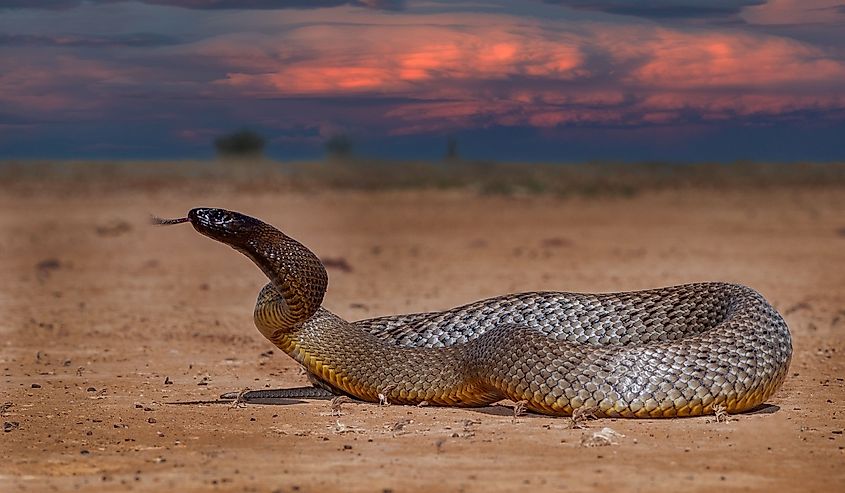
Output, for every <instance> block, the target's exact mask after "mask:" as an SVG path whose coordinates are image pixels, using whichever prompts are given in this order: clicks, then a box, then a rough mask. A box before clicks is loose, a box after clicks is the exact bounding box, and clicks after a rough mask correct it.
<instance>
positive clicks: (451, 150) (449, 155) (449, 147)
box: [444, 137, 460, 161]
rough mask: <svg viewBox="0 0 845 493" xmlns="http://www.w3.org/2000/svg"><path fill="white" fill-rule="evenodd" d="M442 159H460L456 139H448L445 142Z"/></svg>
mask: <svg viewBox="0 0 845 493" xmlns="http://www.w3.org/2000/svg"><path fill="white" fill-rule="evenodd" d="M444 157H445V158H446V160H447V161H457V160H458V159H460V155H459V154H458V139H456V138H455V137H449V138H448V139H447V140H446V155H445V156H444Z"/></svg>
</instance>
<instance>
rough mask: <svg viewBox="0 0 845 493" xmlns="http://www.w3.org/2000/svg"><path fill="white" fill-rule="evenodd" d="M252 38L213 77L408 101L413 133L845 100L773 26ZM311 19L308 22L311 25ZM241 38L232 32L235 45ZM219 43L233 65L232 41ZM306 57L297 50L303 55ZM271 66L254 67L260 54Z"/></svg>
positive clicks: (523, 24) (402, 117)
mask: <svg viewBox="0 0 845 493" xmlns="http://www.w3.org/2000/svg"><path fill="white" fill-rule="evenodd" d="M367 20H368V22H366V23H363V22H361V23H353V22H350V23H338V24H331V25H328V26H327V25H325V24H318V25H315V24H312V23H307V22H303V26H302V27H297V28H293V29H290V30H287V31H285V34H284V36H283V37H281V38H278V37H276V38H273V39H262V40H259V41H255V40H254V41H253V42H252V44H251V46H250V47H247V49H246V51H245V53H246V54H247V55H248V57H247V60H248V61H246V62H244V61H243V58H240V60H241V61H240V62H234V63H233V64H232V68H233V69H234V70H231V71H229V72H228V73H227V75H226V77H225V78H224V79H220V80H217V81H216V82H215V85H216V86H217V87H218V88H221V89H227V90H234V91H236V92H238V93H240V94H245V95H252V96H283V97H291V96H303V95H305V96H312V95H313V96H358V95H366V96H368V97H382V96H398V97H407V98H413V99H416V100H418V101H419V102H415V103H398V104H396V105H395V106H394V107H393V108H392V109H388V110H386V111H385V113H384V117H386V118H389V119H393V120H394V121H399V122H402V123H400V124H399V125H398V126H393V132H399V133H412V132H419V131H431V130H432V129H437V130H440V129H446V128H455V127H458V128H460V127H465V126H477V125H488V124H499V125H530V126H536V127H552V126H557V125H563V124H570V123H613V124H640V123H648V124H668V123H671V122H673V121H678V120H679V119H682V118H684V117H685V116H684V115H685V112H687V113H688V111H690V110H694V111H698V112H700V117H701V118H705V119H721V118H725V117H727V116H730V115H755V114H777V113H785V112H791V111H800V110H806V109H823V108H843V107H845V104H844V103H843V99H844V98H845V89H843V87H842V84H841V82H840V81H841V80H845V63H844V62H843V61H842V60H840V59H838V58H836V57H834V56H833V55H832V54H829V53H825V52H824V51H823V50H821V49H820V48H818V47H814V46H812V45H808V44H805V43H802V42H799V41H796V40H793V39H788V38H783V37H778V36H773V35H768V34H764V33H751V32H742V31H738V30H735V29H722V28H713V27H710V28H701V27H697V28H689V27H687V28H674V29H673V28H667V27H658V26H655V25H654V24H651V23H644V22H635V23H633V24H624V25H621V24H604V23H599V22H590V23H582V24H579V25H578V26H573V25H566V24H561V23H557V22H545V21H543V20H539V19H526V18H521V17H515V16H507V15H499V14H497V15H492V14H485V15H480V16H468V15H459V14H455V15H451V16H444V15H443V14H440V15H432V16H426V15H421V14H413V15H411V14H403V13H398V14H397V13H394V14H390V15H385V14H379V13H368V17H367ZM300 21H301V19H300ZM230 41H231V40H230ZM202 49H203V50H205V52H206V53H209V54H210V56H214V52H215V50H220V53H221V55H220V56H221V57H223V58H224V59H225V60H228V59H229V58H230V57H231V56H232V53H237V50H233V49H232V46H231V45H230V44H224V45H223V46H215V45H214V44H213V43H210V44H206V45H205V46H204V47H202ZM292 54H298V55H299V56H293V55H292ZM256 61H257V62H259V63H255V62H256ZM817 89H821V90H817Z"/></svg>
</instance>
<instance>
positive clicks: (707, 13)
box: [544, 0, 766, 19]
mask: <svg viewBox="0 0 845 493" xmlns="http://www.w3.org/2000/svg"><path fill="white" fill-rule="evenodd" d="M544 2H545V3H550V4H556V5H565V6H567V7H571V8H573V9H578V10H590V11H596V12H606V13H608V14H617V15H631V16H636V17H649V18H669V19H677V18H690V17H730V16H734V15H736V14H738V13H739V12H740V11H741V10H742V9H744V8H745V7H751V6H754V5H762V4H764V3H766V0H643V1H637V0H595V1H590V0H544Z"/></svg>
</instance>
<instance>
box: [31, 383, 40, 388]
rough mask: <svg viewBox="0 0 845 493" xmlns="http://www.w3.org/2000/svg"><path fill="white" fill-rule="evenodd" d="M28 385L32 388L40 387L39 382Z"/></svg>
mask: <svg viewBox="0 0 845 493" xmlns="http://www.w3.org/2000/svg"><path fill="white" fill-rule="evenodd" d="M30 387H32V388H33V389H40V388H41V384H40V383H34V384H32V385H30Z"/></svg>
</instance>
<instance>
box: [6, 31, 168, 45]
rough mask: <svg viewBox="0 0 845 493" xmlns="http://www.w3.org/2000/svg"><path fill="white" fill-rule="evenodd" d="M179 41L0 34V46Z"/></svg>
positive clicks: (144, 36)
mask: <svg viewBox="0 0 845 493" xmlns="http://www.w3.org/2000/svg"><path fill="white" fill-rule="evenodd" d="M180 42H181V41H179V40H177V39H175V38H171V37H169V36H163V35H160V34H152V33H134V34H123V35H119V36H96V35H76V34H68V35H50V36H44V35H38V34H4V33H0V46H58V47H61V46H67V47H110V46H121V47H135V48H143V47H153V46H169V45H175V44H179V43H180Z"/></svg>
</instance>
